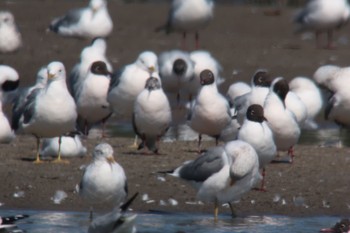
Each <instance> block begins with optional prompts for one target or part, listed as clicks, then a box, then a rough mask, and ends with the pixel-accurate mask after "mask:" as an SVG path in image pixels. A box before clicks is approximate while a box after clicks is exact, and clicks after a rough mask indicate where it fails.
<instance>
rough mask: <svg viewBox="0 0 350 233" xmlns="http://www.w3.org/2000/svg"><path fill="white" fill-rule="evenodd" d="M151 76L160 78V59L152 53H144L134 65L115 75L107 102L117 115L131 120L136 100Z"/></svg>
mask: <svg viewBox="0 0 350 233" xmlns="http://www.w3.org/2000/svg"><path fill="white" fill-rule="evenodd" d="M150 76H152V77H155V78H159V74H158V58H157V55H156V54H155V53H154V52H151V51H144V52H142V53H141V54H140V55H139V56H138V58H137V59H136V61H135V62H134V63H132V64H129V65H127V66H125V67H123V68H121V69H120V70H118V71H117V72H116V73H115V74H113V76H112V80H111V83H110V87H109V91H108V96H107V100H108V102H109V103H110V106H111V108H112V110H113V112H114V113H115V114H117V115H120V116H122V117H124V118H126V119H128V120H130V119H131V116H132V113H133V110H134V102H135V99H136V97H137V96H138V94H140V93H141V91H143V90H144V88H145V85H146V80H147V79H148V78H149V77H150Z"/></svg>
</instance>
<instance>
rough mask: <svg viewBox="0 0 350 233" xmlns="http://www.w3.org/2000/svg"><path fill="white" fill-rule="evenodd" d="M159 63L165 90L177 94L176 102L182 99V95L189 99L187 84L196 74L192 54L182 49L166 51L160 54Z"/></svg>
mask: <svg viewBox="0 0 350 233" xmlns="http://www.w3.org/2000/svg"><path fill="white" fill-rule="evenodd" d="M158 64H159V76H160V78H161V80H162V87H163V90H164V92H165V93H166V94H167V95H168V96H170V97H173V95H175V98H176V104H179V103H180V101H182V100H181V97H182V99H184V100H185V101H187V96H186V91H185V89H186V85H187V83H188V82H189V81H190V80H191V79H193V75H194V62H193V61H192V60H191V58H190V54H189V53H188V52H185V51H181V50H170V51H165V52H163V53H161V54H160V55H159V56H158Z"/></svg>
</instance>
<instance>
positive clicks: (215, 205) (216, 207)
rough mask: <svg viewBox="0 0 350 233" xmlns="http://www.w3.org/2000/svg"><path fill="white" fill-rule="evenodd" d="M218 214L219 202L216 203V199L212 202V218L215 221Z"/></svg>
mask: <svg viewBox="0 0 350 233" xmlns="http://www.w3.org/2000/svg"><path fill="white" fill-rule="evenodd" d="M218 215H219V204H218V201H217V200H215V202H214V220H215V221H217V220H218Z"/></svg>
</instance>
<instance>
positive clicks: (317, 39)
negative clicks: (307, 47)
mask: <svg viewBox="0 0 350 233" xmlns="http://www.w3.org/2000/svg"><path fill="white" fill-rule="evenodd" d="M320 35H321V32H319V31H316V32H315V37H316V46H317V48H318V49H319V48H322V46H321V42H320Z"/></svg>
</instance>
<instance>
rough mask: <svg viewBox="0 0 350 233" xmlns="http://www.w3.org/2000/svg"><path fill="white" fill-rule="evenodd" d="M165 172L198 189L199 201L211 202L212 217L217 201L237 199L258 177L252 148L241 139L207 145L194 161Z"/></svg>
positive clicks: (255, 157)
mask: <svg viewBox="0 0 350 233" xmlns="http://www.w3.org/2000/svg"><path fill="white" fill-rule="evenodd" d="M166 173H168V174H170V175H172V176H175V177H179V178H181V179H183V180H185V181H187V182H188V183H189V184H190V185H191V186H192V187H193V188H195V189H196V190H197V199H198V200H201V201H204V202H210V203H214V217H215V218H217V216H218V207H219V204H223V203H230V202H232V201H235V200H238V199H239V198H240V197H242V195H244V194H245V193H246V192H248V191H249V190H250V189H251V188H252V187H253V186H254V185H255V184H256V182H257V181H258V180H259V178H260V175H259V161H258V156H257V154H256V152H255V150H254V148H253V147H252V146H251V145H249V144H248V143H246V142H243V141H240V140H236V141H231V142H229V143H227V144H226V145H225V146H223V147H212V148H209V149H208V150H207V151H205V152H204V153H202V154H201V155H200V156H199V157H198V158H196V159H195V160H191V161H186V162H185V163H183V164H182V165H181V166H179V167H178V168H176V169H175V170H173V171H168V172H166ZM231 210H232V209H231ZM232 211H233V210H232ZM232 214H233V212H232Z"/></svg>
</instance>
